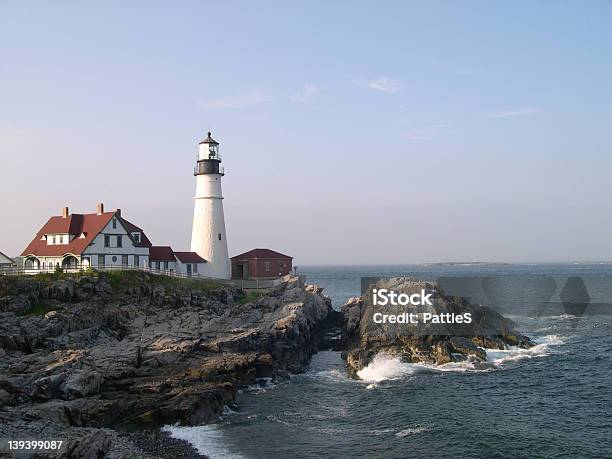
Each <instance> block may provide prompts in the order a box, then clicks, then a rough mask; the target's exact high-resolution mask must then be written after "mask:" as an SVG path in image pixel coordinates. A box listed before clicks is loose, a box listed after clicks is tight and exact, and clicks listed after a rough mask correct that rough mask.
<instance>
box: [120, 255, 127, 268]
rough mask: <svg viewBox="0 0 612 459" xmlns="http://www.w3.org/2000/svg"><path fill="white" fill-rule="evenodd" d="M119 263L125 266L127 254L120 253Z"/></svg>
mask: <svg viewBox="0 0 612 459" xmlns="http://www.w3.org/2000/svg"><path fill="white" fill-rule="evenodd" d="M121 264H122V265H123V266H127V265H128V256H127V255H122V256H121Z"/></svg>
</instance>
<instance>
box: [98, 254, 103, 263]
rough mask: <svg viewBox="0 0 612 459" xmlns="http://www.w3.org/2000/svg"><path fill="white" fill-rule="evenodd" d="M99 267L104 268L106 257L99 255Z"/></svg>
mask: <svg viewBox="0 0 612 459" xmlns="http://www.w3.org/2000/svg"><path fill="white" fill-rule="evenodd" d="M98 266H104V255H98Z"/></svg>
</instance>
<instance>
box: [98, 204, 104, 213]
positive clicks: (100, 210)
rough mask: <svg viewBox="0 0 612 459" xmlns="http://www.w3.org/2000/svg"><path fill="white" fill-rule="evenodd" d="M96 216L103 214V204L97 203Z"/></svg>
mask: <svg viewBox="0 0 612 459" xmlns="http://www.w3.org/2000/svg"><path fill="white" fill-rule="evenodd" d="M97 213H98V215H102V214H103V213H104V203H102V202H99V203H98V212H97Z"/></svg>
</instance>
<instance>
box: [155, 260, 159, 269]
mask: <svg viewBox="0 0 612 459" xmlns="http://www.w3.org/2000/svg"><path fill="white" fill-rule="evenodd" d="M155 269H159V261H156V262H155Z"/></svg>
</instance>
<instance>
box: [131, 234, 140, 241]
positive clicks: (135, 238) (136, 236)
mask: <svg viewBox="0 0 612 459" xmlns="http://www.w3.org/2000/svg"><path fill="white" fill-rule="evenodd" d="M132 236H134V240H135V241H136V242H140V233H132Z"/></svg>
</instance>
